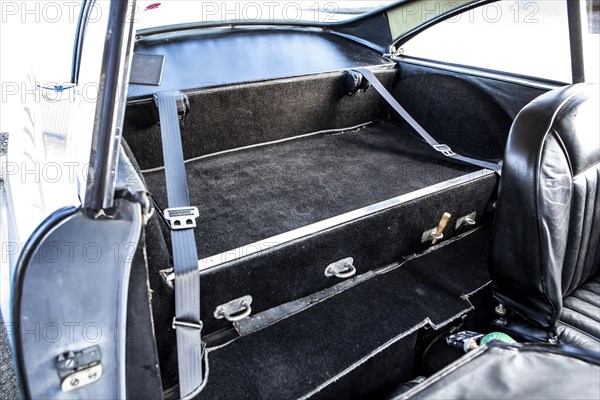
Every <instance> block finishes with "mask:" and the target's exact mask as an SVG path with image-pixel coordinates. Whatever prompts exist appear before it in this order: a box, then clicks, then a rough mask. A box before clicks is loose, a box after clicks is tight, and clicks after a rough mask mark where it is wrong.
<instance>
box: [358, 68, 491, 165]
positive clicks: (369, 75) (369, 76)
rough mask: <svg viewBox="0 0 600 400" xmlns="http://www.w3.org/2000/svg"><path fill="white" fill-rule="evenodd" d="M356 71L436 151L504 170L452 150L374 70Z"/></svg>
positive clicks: (468, 162)
mask: <svg viewBox="0 0 600 400" xmlns="http://www.w3.org/2000/svg"><path fill="white" fill-rule="evenodd" d="M354 71H356V72H358V73H360V74H361V75H362V76H363V77H364V78H365V79H366V80H367V81H369V83H370V84H371V85H372V86H373V87H374V88H375V90H377V92H378V93H379V94H380V95H381V97H383V98H384V100H385V101H387V103H388V104H389V105H390V106H391V107H392V108H393V109H394V110H395V111H396V112H397V113H398V114H400V116H401V117H402V118H404V119H405V120H406V122H408V123H409V125H410V126H412V127H413V129H414V130H415V131H417V133H418V134H419V136H421V137H422V138H423V140H425V141H426V142H427V143H429V145H430V146H431V147H433V149H434V150H435V151H438V152H440V153H442V154H443V155H445V156H446V157H449V158H452V159H455V160H458V161H462V162H464V163H467V164H472V165H476V166H478V167H483V168H487V169H491V170H492V171H495V172H496V173H498V175H500V172H501V170H502V165H501V164H496V163H493V162H489V161H483V160H478V159H475V158H471V157H466V156H462V155H460V154H458V153H455V152H454V151H452V149H451V148H450V147H449V146H448V145H445V144H440V143H439V142H438V141H437V140H435V139H434V138H433V136H431V135H430V134H429V133H427V131H426V130H425V129H424V128H423V127H422V126H421V125H420V124H419V123H418V122H417V121H416V120H415V119H414V118H413V117H412V116H411V115H410V114H409V113H408V111H406V110H405V109H404V107H402V106H401V105H400V103H398V101H396V99H395V98H394V96H392V94H391V93H390V92H388V90H387V89H386V88H385V87H384V86H383V85H382V84H381V82H380V81H379V79H377V77H376V76H375V74H374V73H373V72H371V71H370V70H369V69H367V68H356V69H354Z"/></svg>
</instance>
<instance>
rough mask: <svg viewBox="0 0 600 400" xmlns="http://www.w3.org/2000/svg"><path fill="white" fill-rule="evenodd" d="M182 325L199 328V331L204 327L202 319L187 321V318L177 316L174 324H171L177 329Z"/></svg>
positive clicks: (183, 326)
mask: <svg viewBox="0 0 600 400" xmlns="http://www.w3.org/2000/svg"><path fill="white" fill-rule="evenodd" d="M178 326H180V327H182V328H191V329H197V330H199V331H201V330H202V328H203V327H204V324H203V323H202V321H198V322H196V321H193V322H190V321H185V320H178V319H177V318H173V324H172V325H171V327H172V328H173V329H177V327H178Z"/></svg>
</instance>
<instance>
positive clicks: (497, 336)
mask: <svg viewBox="0 0 600 400" xmlns="http://www.w3.org/2000/svg"><path fill="white" fill-rule="evenodd" d="M492 340H499V341H501V342H504V343H517V341H516V340H515V339H513V338H511V337H510V336H508V335H507V334H506V333H502V332H492V333H488V334H487V335H485V336H484V337H482V338H481V342H479V345H480V346H483V345H484V344H488V343H489V342H491V341H492Z"/></svg>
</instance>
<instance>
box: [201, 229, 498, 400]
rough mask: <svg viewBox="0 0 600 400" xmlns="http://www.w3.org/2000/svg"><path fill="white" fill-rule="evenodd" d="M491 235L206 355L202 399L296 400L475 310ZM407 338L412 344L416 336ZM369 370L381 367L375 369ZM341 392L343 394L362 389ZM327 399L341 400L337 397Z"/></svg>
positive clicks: (468, 239) (482, 233)
mask: <svg viewBox="0 0 600 400" xmlns="http://www.w3.org/2000/svg"><path fill="white" fill-rule="evenodd" d="M490 232H491V230H490V226H486V227H483V228H481V229H479V230H477V231H475V232H474V233H472V234H470V235H467V236H465V237H463V238H462V239H460V240H456V241H454V242H450V243H448V244H447V245H446V246H444V247H441V248H439V249H437V250H435V251H433V252H430V253H428V254H425V255H423V256H420V257H418V258H415V259H412V260H410V261H408V262H406V263H405V264H404V265H402V266H400V267H399V268H397V269H394V270H392V271H390V272H387V273H385V274H383V275H379V276H376V277H374V278H371V279H370V280H368V281H366V282H363V283H361V284H359V285H357V286H355V287H353V288H351V289H348V290H346V291H344V292H341V293H340V294H338V295H336V296H334V297H332V298H329V299H327V300H325V301H323V302H321V303H318V304H315V305H314V306H312V307H311V308H308V309H306V310H304V311H302V312H300V313H298V314H295V315H293V316H290V317H288V318H287V319H284V320H282V321H280V322H278V323H276V324H275V325H272V326H270V327H268V328H266V329H263V330H261V331H258V332H256V333H254V334H250V335H248V336H245V337H241V338H239V339H237V340H235V341H234V342H232V343H230V344H229V345H227V346H225V347H222V348H219V349H215V350H211V351H209V353H208V360H209V376H208V381H207V382H208V383H207V386H206V388H205V389H204V391H203V392H202V393H201V395H200V396H199V398H202V399H230V398H265V399H266V398H268V399H292V398H298V397H301V396H304V395H306V394H309V393H311V392H314V391H315V389H317V388H318V387H319V386H321V385H322V384H324V383H325V382H327V381H328V380H330V379H332V378H342V376H341V375H340V373H341V372H342V371H344V370H345V369H347V368H349V367H351V366H352V365H353V364H355V363H358V362H359V361H361V360H363V361H365V360H366V359H368V358H369V357H370V356H371V355H372V353H373V352H374V351H375V350H376V349H378V348H379V347H380V346H383V345H384V344H386V343H389V341H391V340H392V339H394V338H396V337H398V335H400V334H401V333H402V332H407V331H409V330H411V328H414V327H415V326H418V325H419V324H420V323H422V322H423V321H425V320H426V319H427V318H429V319H430V321H431V322H432V323H433V324H436V325H439V324H443V323H444V322H446V321H448V320H449V319H452V318H455V317H456V316H457V315H458V314H460V313H463V312H466V311H467V310H469V309H470V308H471V304H470V303H469V302H468V301H467V300H464V299H462V298H461V295H463V294H467V293H470V292H472V291H473V290H475V289H477V288H479V287H481V286H482V285H483V284H485V283H486V282H487V281H488V280H489V278H488V275H487V268H486V264H487V263H486V262H487V254H488V247H489V239H490ZM409 338H410V339H409V340H411V341H413V340H414V338H413V337H412V335H411V336H409ZM401 340H404V339H401ZM408 347H409V348H408V349H405V354H404V355H405V359H406V360H408V362H406V363H405V364H404V368H405V370H406V373H407V374H410V372H412V371H411V368H412V363H411V362H410V360H412V351H413V348H411V346H408ZM385 352H386V350H383V351H382V352H381V353H380V355H382V356H385ZM406 353H408V354H406ZM372 367H373V368H378V364H377V363H373V364H372ZM380 372H381V374H377V373H373V371H371V372H370V376H372V377H373V381H374V382H361V383H360V384H361V386H364V385H368V386H372V387H374V388H376V387H377V386H378V382H377V380H378V377H379V376H385V372H386V371H380ZM347 385H353V382H347ZM342 389H343V392H345V393H354V392H355V391H358V390H362V389H360V388H355V390H353V389H352V388H349V387H347V386H345V387H344V388H340V390H342ZM363 389H364V388H363ZM322 390H327V388H326V387H323V388H322ZM363 392H364V390H363ZM328 393H329V394H330V395H331V396H334V397H336V398H339V396H337V394H339V393H335V392H332V391H329V392H328ZM315 394H317V395H318V393H315ZM365 395H368V394H367V393H365Z"/></svg>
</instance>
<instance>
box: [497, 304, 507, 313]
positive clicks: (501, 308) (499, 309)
mask: <svg viewBox="0 0 600 400" xmlns="http://www.w3.org/2000/svg"><path fill="white" fill-rule="evenodd" d="M495 311H496V314H498V315H506V308H505V307H504V305H503V304H498V305H497V306H496V308H495Z"/></svg>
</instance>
